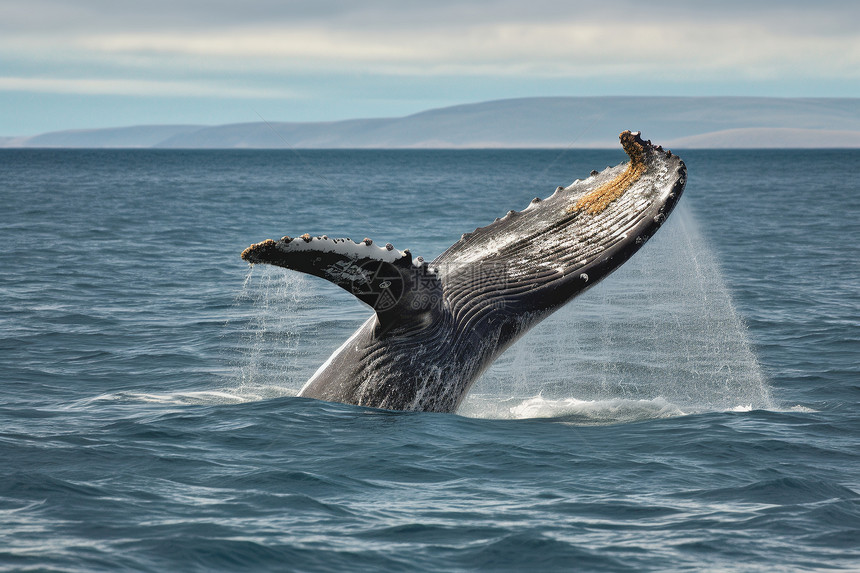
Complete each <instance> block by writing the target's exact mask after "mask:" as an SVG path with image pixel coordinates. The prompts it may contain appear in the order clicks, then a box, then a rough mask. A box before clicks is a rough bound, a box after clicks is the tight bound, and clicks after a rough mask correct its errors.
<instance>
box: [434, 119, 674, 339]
mask: <svg viewBox="0 0 860 573" xmlns="http://www.w3.org/2000/svg"><path fill="white" fill-rule="evenodd" d="M620 139H621V143H622V146H623V147H624V150H625V151H626V152H627V154H628V155H629V157H630V161H629V162H627V163H623V164H620V165H618V166H616V167H608V168H606V169H605V170H604V171H602V172H600V173H598V172H597V171H593V172H592V173H591V175H590V176H589V177H587V178H586V179H583V180H577V181H575V182H574V183H572V184H571V185H569V186H568V187H558V188H557V189H556V191H555V193H553V194H552V195H551V196H549V197H547V198H546V199H543V200H541V199H539V198H535V199H534V200H532V202H531V203H530V204H529V206H528V207H526V208H525V209H523V210H522V211H509V212H508V214H507V215H505V216H504V217H502V218H500V219H496V221H495V222H494V223H491V224H490V225H487V226H486V227H482V228H479V229H476V230H475V231H474V232H472V233H467V234H465V235H463V237H462V238H461V239H460V240H459V241H458V242H456V243H455V244H454V245H452V246H451V247H450V248H449V249H448V250H447V251H445V252H444V253H443V254H442V255H440V256H439V257H438V258H437V259H436V260H435V261H433V263H432V265H433V266H434V267H435V268H438V269H439V272H440V274H441V276H442V282H443V283H444V285H445V290H444V292H445V297H446V299H447V300H448V301H449V303H450V308H451V312H452V313H453V314H454V316H455V318H456V320H457V321H458V322H460V323H463V324H470V323H471V321H472V320H475V319H480V320H483V319H484V317H486V316H488V311H487V309H490V311H492V312H493V313H495V314H498V313H499V312H501V313H506V314H510V315H513V316H523V315H526V314H529V315H530V316H531V317H533V318H536V319H539V318H540V317H542V316H545V315H546V314H547V313H548V312H552V310H554V309H556V308H558V307H559V306H560V305H562V304H564V303H565V302H567V301H568V300H570V299H571V298H572V297H574V296H576V295H577V294H579V293H581V292H582V291H584V290H586V289H587V288H590V287H591V286H593V285H594V284H596V283H597V282H599V281H600V280H601V279H602V278H603V277H605V276H607V275H608V274H610V273H611V272H612V271H614V270H615V269H616V268H618V267H619V266H620V265H621V264H623V263H624V262H625V261H626V260H628V259H629V258H630V257H631V256H632V255H633V254H634V253H635V252H636V251H637V250H638V249H639V248H640V247H641V246H642V245H643V244H644V243H645V242H646V241H647V240H648V239H649V238H650V237H651V236H652V235H653V234H654V233H655V232H656V231H657V229H658V228H659V227H660V226H661V225H662V224H663V222H664V221H665V220H666V217H667V216H668V215H669V213H670V212H671V211H672V209H673V208H674V206H675V204H676V203H677V201H678V198H679V197H680V196H681V193H682V192H683V190H684V184H685V183H686V168H685V166H684V163H683V161H681V160H680V159H679V158H678V157H677V156H676V155H673V154H672V153H671V152H669V151H667V150H664V149H663V148H662V147H659V146H654V145H652V144H651V142H650V141H644V140H642V139H641V137H640V135H639V133H631V132H629V131H625V132H624V133H622V134H621V135H620Z"/></svg>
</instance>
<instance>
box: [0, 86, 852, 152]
mask: <svg viewBox="0 0 860 573" xmlns="http://www.w3.org/2000/svg"><path fill="white" fill-rule="evenodd" d="M625 129H631V130H641V131H642V132H643V134H644V135H645V137H647V138H649V139H652V140H653V141H655V142H658V143H660V144H662V145H665V146H667V147H676V148H688V149H689V148H786V147H797V148H826V147H860V98H842V99H836V98H748V97H547V98H520V99H507V100H498V101H489V102H483V103H476V104H465V105H457V106H452V107H446V108H440V109H432V110H428V111H424V112H421V113H417V114H414V115H409V116H406V117H397V118H375V119H354V120H345V121H332V122H313V123H310V122H309V123H284V122H268V123H266V122H255V123H241V124H231V125H221V126H198V125H178V126H138V127H121V128H112V129H93V130H76V131H61V132H53V133H46V134H42V135H37V136H33V137H18V138H5V139H2V138H0V146H6V147H94V148H100V147H111V148H119V147H157V148H192V149H216V148H263V149H271V148H290V147H291V148H488V147H489V148H577V147H580V148H582V147H585V148H601V147H615V146H617V145H618V139H617V134H618V133H619V132H621V131H623V130H625Z"/></svg>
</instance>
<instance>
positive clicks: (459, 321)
mask: <svg viewBox="0 0 860 573" xmlns="http://www.w3.org/2000/svg"><path fill="white" fill-rule="evenodd" d="M620 140H621V145H622V147H623V148H624V150H625V151H626V152H627V154H628V156H629V158H630V160H629V161H628V162H625V163H622V164H619V165H617V166H615V167H608V168H606V169H605V170H603V171H602V172H599V173H598V172H597V171H592V172H591V174H590V175H589V176H588V177H587V178H585V179H583V180H576V181H574V182H573V183H572V184H571V185H569V186H567V187H558V188H557V189H556V190H555V192H554V193H552V195H550V196H549V197H547V198H546V199H540V198H537V197H536V198H535V199H533V200H532V202H531V203H530V204H529V205H528V207H526V208H525V209H523V210H522V211H509V212H508V213H507V215H505V216H504V217H502V218H499V219H496V221H495V222H493V223H491V224H490V225H487V226H486V227H480V228H478V229H476V230H475V231H474V232H471V233H466V234H464V235H463V236H462V238H461V239H460V240H459V241H457V242H456V243H454V244H453V245H451V247H450V248H448V249H447V250H446V251H445V252H444V253H442V254H441V255H440V256H439V257H437V258H436V259H435V260H433V261H432V262H426V261H424V260H423V258H421V257H413V256H412V253H411V252H410V251H409V250H403V251H400V250H397V249H395V248H394V247H393V246H392V245H391V244H387V245H383V246H380V245H377V244H374V243H373V241H371V240H370V239H364V240H363V241H361V242H359V243H355V242H353V241H351V240H350V239H331V238H329V237H327V236H320V237H311V236H310V235H307V234H305V235H302V236H301V237H296V238H291V237H283V238H282V239H281V240H279V241H274V240H271V239H270V240H266V241H263V242H261V243H257V244H254V245H251V246H250V247H248V248H247V249H245V251H244V252H243V253H242V258H243V259H244V260H246V261H248V262H250V263H252V264H258V263H265V264H270V265H277V266H281V267H284V268H287V269H292V270H295V271H300V272H304V273H308V274H311V275H314V276H317V277H321V278H324V279H327V280H329V281H331V282H333V283H335V284H336V285H338V286H340V287H341V288H343V289H345V290H347V291H348V292H350V293H352V294H353V295H355V296H356V297H357V298H358V299H359V300H361V301H362V302H364V303H366V304H368V305H369V306H370V307H372V308H373V310H374V313H373V315H371V316H370V317H369V318H368V319H367V321H366V322H365V323H364V324H363V325H362V326H361V327H360V328H359V329H358V330H357V331H356V332H355V333H354V334H353V335H352V336H351V337H350V338H349V339H348V340H347V341H346V342H344V343H343V345H342V346H341V347H340V348H338V349H337V350H336V351H335V352H334V353H333V354H332V355H331V357H330V358H329V359H328V360H327V361H326V362H325V363H324V364H323V365H322V366H320V368H319V369H318V370H317V371H316V373H315V374H314V375H313V376H312V377H311V378H310V380H308V382H307V383H306V384H305V386H304V387H303V388H302V390H301V392H300V393H299V396H304V397H309V398H317V399H320V400H326V401H333V402H344V403H349V404H357V405H362V406H369V407H376V408H386V409H392V410H423V411H435V412H453V411H455V410H456V409H457V407H458V406H459V404H460V402H461V401H462V400H463V398H464V397H465V395H466V394H467V392H468V391H469V388H470V387H471V385H472V384H473V383H474V381H475V380H476V379H477V378H478V377H479V376H480V375H481V373H482V372H483V371H484V370H485V369H486V368H487V367H488V366H489V365H490V364H491V363H492V362H493V361H494V360H495V359H496V358H497V357H498V356H499V355H500V354H501V353H502V352H504V350H505V349H506V348H508V347H509V346H510V345H511V344H513V343H514V342H515V341H516V340H517V339H518V338H519V337H521V336H522V335H523V334H524V333H525V332H526V331H527V330H529V329H530V328H531V327H533V326H534V325H536V324H537V323H538V322H540V321H541V320H542V319H544V318H546V317H547V316H549V315H550V314H551V313H552V312H553V311H555V310H557V309H558V308H560V307H561V306H562V305H564V304H565V303H566V302H568V301H569V300H571V299H572V298H574V297H575V296H577V295H579V294H580V293H582V292H584V291H585V290H587V289H588V288H590V287H592V286H594V285H595V284H597V283H598V282H599V281H600V280H601V279H603V278H604V277H606V276H607V275H609V274H610V273H611V272H612V271H614V270H615V269H617V268H618V267H619V266H621V265H622V264H623V263H624V262H625V261H627V260H628V259H629V258H630V257H631V256H632V255H633V254H634V253H635V252H636V251H638V250H639V248H640V247H642V245H643V244H644V243H645V242H646V241H647V240H648V239H649V238H650V237H651V236H652V235H653V234H654V233H655V232H656V231H657V229H659V228H660V226H661V225H662V224H663V222H664V221H665V220H666V217H667V216H668V215H669V213H670V212H671V211H672V209H673V208H674V206H675V204H676V203H677V201H678V199H679V198H680V196H681V194H682V192H683V190H684V185H685V183H686V178H687V175H686V166H685V165H684V162H683V161H681V159H680V158H679V157H678V156H676V155H674V154H672V153H671V152H670V151H668V150H663V149H662V148H661V147H659V146H654V145H652V144H651V142H650V141H645V140H643V139H642V138H641V136H640V134H639V133H638V132H633V133H631V132H629V131H625V132H623V133H622V134H621V135H620Z"/></svg>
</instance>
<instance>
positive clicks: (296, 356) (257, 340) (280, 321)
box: [231, 266, 316, 400]
mask: <svg viewBox="0 0 860 573" xmlns="http://www.w3.org/2000/svg"><path fill="white" fill-rule="evenodd" d="M279 271H280V272H279ZM255 279H256V280H255ZM307 282H308V279H307V278H305V277H304V276H303V275H301V274H299V273H284V272H282V271H281V270H280V269H270V268H267V267H263V268H258V266H253V267H251V268H250V269H249V271H248V275H247V277H246V278H245V282H244V284H243V286H242V292H241V294H240V295H239V296H238V297H237V298H236V305H237V306H242V307H243V308H246V309H248V313H249V314H248V315H246V316H245V317H244V319H243V321H242V327H241V335H240V344H239V355H240V359H239V361H238V363H237V364H235V365H234V370H235V371H236V372H237V378H238V381H239V384H238V387H237V388H235V389H233V390H231V393H234V394H236V395H238V396H241V397H243V398H245V399H246V400H261V399H265V398H274V397H280V396H295V395H296V394H297V393H298V391H299V389H300V388H301V386H302V384H304V382H305V378H306V375H305V374H306V373H305V369H303V368H302V367H301V363H302V359H303V357H304V356H305V355H306V354H307V352H306V350H305V349H303V344H302V336H301V332H302V331H304V330H306V329H307V328H306V327H307V326H308V324H307V323H308V321H309V320H312V319H311V318H310V317H308V316H307V313H306V312H304V311H306V310H308V309H310V308H315V307H316V304H315V298H316V295H315V294H314V289H312V288H310V287H309V285H308V284H307ZM303 323H304V324H303Z"/></svg>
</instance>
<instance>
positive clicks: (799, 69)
mask: <svg viewBox="0 0 860 573" xmlns="http://www.w3.org/2000/svg"><path fill="white" fill-rule="evenodd" d="M555 95H576V96H583V95H585V96H589V95H598V96H599V95H766V96H823V97H858V96H860V2H856V1H854V0H817V1H816V2H814V3H813V2H808V1H803V2H800V1H795V0H766V1H756V0H744V1H739V0H720V2H713V1H708V2H697V1H693V0H687V1H685V0H661V1H660V2H643V1H642V0H639V1H636V2H632V1H631V2H628V1H607V2H594V1H593V0H589V1H587V2H586V1H580V0H511V1H486V2H478V3H473V2H464V1H462V0H454V1H449V0H433V1H427V0H420V1H412V0H397V1H376V0H363V1H357V0H352V1H349V2H347V1H345V0H308V1H305V0H302V1H291V0H241V1H240V0H146V1H145V2H141V1H139V0H135V1H134V2H130V1H125V0H0V135H7V136H9V135H32V134H36V133H41V132H45V131H51V130H59V129H75V128H88V127H109V126H125V125H138V124H156V123H158V124H168V123H170V124H221V123H232V122H253V121H259V120H260V118H261V117H263V118H265V119H267V120H269V121H319V120H336V119H344V118H350V117H387V116H400V115H406V114H409V113H414V112H418V111H421V110H424V109H428V108H433V107H441V106H446V105H452V104H458V103H468V102H477V101H484V100H491V99H502V98H511V97H523V96H555Z"/></svg>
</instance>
